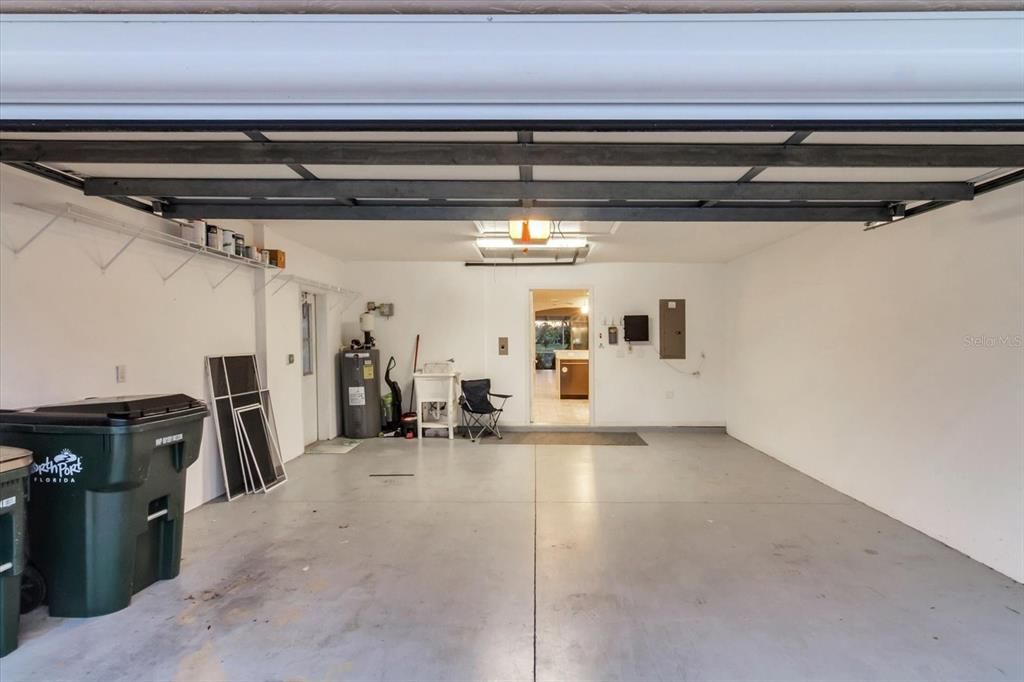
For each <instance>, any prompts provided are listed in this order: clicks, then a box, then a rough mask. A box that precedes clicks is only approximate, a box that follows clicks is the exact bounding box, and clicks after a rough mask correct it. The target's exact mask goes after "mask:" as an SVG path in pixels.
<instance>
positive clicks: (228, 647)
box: [0, 431, 1024, 682]
mask: <svg viewBox="0 0 1024 682" xmlns="http://www.w3.org/2000/svg"><path fill="white" fill-rule="evenodd" d="M641 435H642V436H643V437H644V439H645V440H647V442H648V443H649V446H648V447H590V446H529V445H523V446H516V445H501V446H498V445H493V444H488V443H486V442H485V443H483V444H480V445H473V444H471V443H469V442H466V441H461V440H456V441H454V442H452V441H448V440H441V439H437V440H427V441H421V442H407V441H391V440H379V441H372V442H367V443H364V444H363V445H361V446H359V447H358V448H356V449H355V450H353V451H352V452H350V453H348V454H344V455H306V456H304V457H301V458H300V459H298V460H295V461H293V462H291V463H290V464H289V474H290V477H291V480H290V481H289V482H288V483H287V484H286V485H285V487H284V488H282V489H280V490H277V491H275V492H274V493H272V494H271V495H269V496H267V497H258V498H257V497H250V498H247V499H242V500H237V501H235V502H232V503H223V502H221V503H214V504H209V505H206V506H205V507H202V508H201V509H198V510H196V511H194V512H192V513H190V514H188V516H187V519H186V530H185V563H184V566H183V568H182V572H181V576H180V577H179V578H178V579H176V580H174V581H170V582H163V583H158V584H157V585H154V586H152V587H150V588H149V589H147V590H145V591H144V592H142V593H141V594H139V595H136V597H135V599H134V601H133V603H132V605H131V607H129V608H128V609H125V610H123V611H121V612H119V613H116V614H112V615H109V616H105V617H101V618H94V619H89V620H59V619H50V618H46V617H45V615H44V611H43V610H37V611H36V612H35V613H33V614H31V615H29V616H28V617H26V618H24V619H23V621H22V632H23V637H22V644H21V648H20V649H19V650H18V651H16V652H14V653H13V654H11V655H10V656H8V657H7V658H5V659H3V661H2V662H0V677H2V679H3V681H4V682H15V681H16V680H47V681H50V680H168V679H178V680H190V681H193V680H203V681H212V680H246V681H248V680H325V679H330V680H369V679H373V680H460V681H461V680H477V679H494V680H530V679H533V678H534V676H536V679H538V680H623V681H634V680H787V681H788V680H829V681H839V680H901V681H902V680H1020V679H1022V677H1024V616H1022V615H1021V614H1022V613H1024V588H1022V586H1021V585H1019V584H1017V583H1015V582H1014V581H1012V580H1010V579H1008V578H1005V577H1003V576H1001V575H999V574H998V573H996V572H994V571H992V570H989V569H988V568H986V567H984V566H982V565H980V564H978V563H976V562H974V561H972V560H971V559H969V558H967V557H965V556H963V555H962V554H959V553H958V552H956V551H954V550H951V549H949V548H947V547H945V546H943V545H942V544H941V543H938V542H936V541H934V540H931V539H929V538H927V537H925V536H924V535H922V534H920V533H918V532H916V531H914V530H911V529H910V528H908V527H906V526H904V525H902V524H900V523H898V522H896V521H894V520H892V519H890V518H888V517H886V516H884V515H882V514H879V513H878V512H875V511H872V510H871V509H869V508H867V507H865V506H863V505H861V504H859V503H857V502H854V501H853V500H851V499H850V498H848V497H845V496H843V495H841V494H839V493H837V492H835V491H833V490H831V489H829V488H827V487H826V486H824V485H821V484H819V483H817V482H815V481H813V480H812V479H810V478H808V477H806V476H803V475H802V474H799V473H797V472H796V471H794V470H792V469H789V468H787V467H786V466H784V465H782V464H780V463H778V462H777V461H775V460H773V459H771V458H769V457H767V456H765V455H763V454H761V453H759V452H757V451H755V450H753V449H751V448H749V447H746V446H744V445H743V444H741V443H739V442H737V441H735V440H733V439H731V438H729V437H728V436H725V435H724V434H722V433H719V432H713V431H711V432H708V431H703V432H702V431H650V432H642V434H641ZM394 473H407V474H408V473H411V474H415V476H407V477H370V474H394Z"/></svg>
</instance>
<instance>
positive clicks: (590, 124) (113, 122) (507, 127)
mask: <svg viewBox="0 0 1024 682" xmlns="http://www.w3.org/2000/svg"><path fill="white" fill-rule="evenodd" d="M250 130H259V131H262V132H275V131H284V132H329V133H338V132H352V131H378V132H380V131H384V132H420V133H424V132H453V131H457V132H467V131H477V132H480V131H488V132H496V131H498V132H514V131H517V130H530V131H534V132H541V131H545V132H552V131H573V132H613V131H614V132H633V133H638V132H658V131H660V132H666V131H671V132H705V133H706V132H750V131H773V132H787V131H796V130H803V131H818V132H824V131H829V132H836V131H842V132H860V133H865V132H903V133H906V132H959V133H969V132H1021V131H1024V121H1020V120H1015V119H966V120H957V119H949V120H942V119H935V120H920V119H880V120H846V119H843V120H837V119H799V120H794V119H781V120H771V119H757V120H742V121H741V120H735V119H725V120H718V119H698V120H688V119H655V120H651V119H636V120H630V119H615V120H604V119H601V120H595V119H559V120H550V119H549V120H537V119H530V120H523V119H505V120H502V119H487V120H483V119H477V120H472V121H466V120H457V119H456V120H452V119H448V120H445V119H431V120H423V119H400V120H380V119H343V120H331V119H316V120H296V119H260V120H252V119H216V120H211V119H195V120H182V119H104V120H70V119H43V120H37V119H14V118H8V119H4V120H0V131H6V132H22V133H77V132H103V133H118V132H143V131H145V132H159V133H195V132H236V133H245V132H246V131H250Z"/></svg>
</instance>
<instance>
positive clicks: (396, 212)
mask: <svg viewBox="0 0 1024 682" xmlns="http://www.w3.org/2000/svg"><path fill="white" fill-rule="evenodd" d="M893 215H894V213H893V209H892V208H890V207H887V206H875V205H868V206H827V205H826V206H808V205H803V206H798V207H787V206H771V207H745V206H744V207H738V206H715V207H711V208H699V207H664V206H657V207H651V206H558V207H534V208H530V209H527V208H523V207H522V206H464V205H445V206H436V205H431V206H409V205H398V206H390V205H359V206H342V205H338V204H297V203H295V202H241V203H226V202H225V203H216V202H214V203H169V204H166V205H165V206H164V208H163V216H164V217H165V218H189V219H196V218H200V219H208V220H228V219H237V220H516V219H522V218H527V217H531V218H544V219H548V220H596V221H617V220H623V221H638V222H644V221H651V222H779V221H783V222H786V221H790V222H804V221H811V222H830V221H844V222H845V221H851V222H870V221H882V220H890V219H891V218H892V217H893Z"/></svg>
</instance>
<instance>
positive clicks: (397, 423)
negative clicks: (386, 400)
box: [384, 355, 402, 433]
mask: <svg viewBox="0 0 1024 682" xmlns="http://www.w3.org/2000/svg"><path fill="white" fill-rule="evenodd" d="M397 364H398V363H397V362H395V356H394V355H392V356H391V359H390V360H388V367H387V369H386V370H384V383H386V384H387V385H388V388H390V389H391V414H389V415H388V423H387V424H386V425H385V426H384V430H385V431H387V432H389V433H397V432H398V430H399V429H401V428H402V387H401V386H399V385H398V382H397V381H395V380H394V379H392V378H391V370H393V369H394V368H395V366H396V365H397Z"/></svg>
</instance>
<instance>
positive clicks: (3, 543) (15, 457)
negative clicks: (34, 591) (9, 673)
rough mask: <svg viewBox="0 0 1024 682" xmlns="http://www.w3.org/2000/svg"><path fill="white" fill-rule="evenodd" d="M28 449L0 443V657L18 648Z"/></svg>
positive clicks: (29, 461) (23, 563)
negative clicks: (3, 445)
mask: <svg viewBox="0 0 1024 682" xmlns="http://www.w3.org/2000/svg"><path fill="white" fill-rule="evenodd" d="M31 466H32V453H31V452H29V451H28V450H22V449H21V448H5V447H0V658H2V657H4V656H6V655H7V654H9V653H11V652H12V651H14V650H15V649H17V648H18V619H19V617H20V615H21V614H20V610H19V606H20V604H21V574H22V571H24V570H25V503H26V502H27V498H28V472H29V469H30V467H31Z"/></svg>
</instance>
